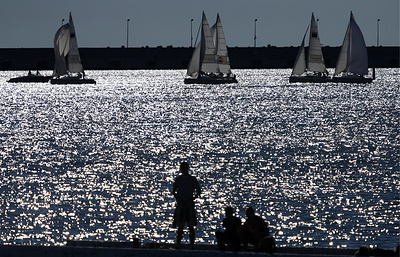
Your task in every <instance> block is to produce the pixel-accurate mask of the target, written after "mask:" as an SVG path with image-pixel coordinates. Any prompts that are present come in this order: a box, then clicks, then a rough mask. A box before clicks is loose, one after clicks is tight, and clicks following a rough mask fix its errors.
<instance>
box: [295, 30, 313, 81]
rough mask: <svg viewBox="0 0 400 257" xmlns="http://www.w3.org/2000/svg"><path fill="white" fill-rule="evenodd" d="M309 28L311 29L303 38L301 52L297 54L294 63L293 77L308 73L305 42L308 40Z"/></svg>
mask: <svg viewBox="0 0 400 257" xmlns="http://www.w3.org/2000/svg"><path fill="white" fill-rule="evenodd" d="M308 28H309V27H307V30H306V33H305V34H304V36H303V41H301V45H300V49H299V52H298V53H297V57H296V61H295V62H294V66H293V70H292V76H293V75H301V74H303V73H304V72H306V53H305V50H304V41H305V39H306V35H307V32H308Z"/></svg>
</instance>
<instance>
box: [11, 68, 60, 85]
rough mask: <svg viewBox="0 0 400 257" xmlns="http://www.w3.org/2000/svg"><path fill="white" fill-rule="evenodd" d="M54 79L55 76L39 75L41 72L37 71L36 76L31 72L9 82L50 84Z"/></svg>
mask: <svg viewBox="0 0 400 257" xmlns="http://www.w3.org/2000/svg"><path fill="white" fill-rule="evenodd" d="M52 77H53V76H44V75H42V74H40V73H39V70H37V71H36V74H33V73H32V72H31V71H29V72H28V74H27V75H25V76H21V77H16V78H11V79H9V80H8V81H7V82H14V83H16V82H36V83H38V82H49V80H50V79H51V78H52Z"/></svg>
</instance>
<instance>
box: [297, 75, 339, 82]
mask: <svg viewBox="0 0 400 257" xmlns="http://www.w3.org/2000/svg"><path fill="white" fill-rule="evenodd" d="M289 82H290V83H295V82H301V83H307V82H312V83H327V82H331V79H330V78H329V77H317V76H292V77H289Z"/></svg>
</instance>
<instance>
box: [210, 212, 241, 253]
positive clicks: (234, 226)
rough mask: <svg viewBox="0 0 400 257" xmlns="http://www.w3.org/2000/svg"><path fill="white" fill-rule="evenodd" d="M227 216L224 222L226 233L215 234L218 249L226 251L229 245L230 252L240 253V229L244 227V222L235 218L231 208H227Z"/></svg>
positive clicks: (218, 232)
mask: <svg viewBox="0 0 400 257" xmlns="http://www.w3.org/2000/svg"><path fill="white" fill-rule="evenodd" d="M225 215H226V217H225V218H224V219H223V220H222V225H223V226H224V227H225V231H224V232H221V231H217V232H216V233H215V236H216V237H217V242H218V248H219V250H221V251H225V250H226V245H228V249H229V250H233V251H238V250H239V248H240V238H239V229H240V227H241V226H242V221H241V220H240V219H239V218H238V217H235V216H233V208H232V207H230V206H228V207H226V208H225Z"/></svg>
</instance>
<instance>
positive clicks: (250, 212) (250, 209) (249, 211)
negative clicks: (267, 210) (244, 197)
mask: <svg viewBox="0 0 400 257" xmlns="http://www.w3.org/2000/svg"><path fill="white" fill-rule="evenodd" d="M252 216H254V209H253V207H248V208H247V209H246V217H248V218H249V217H252Z"/></svg>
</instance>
